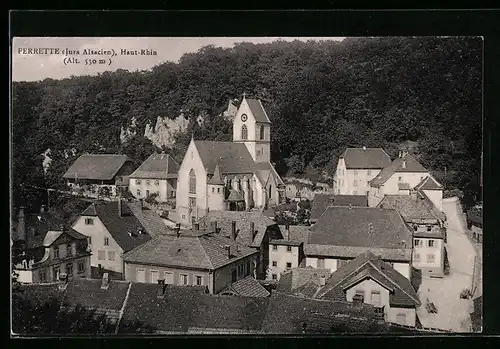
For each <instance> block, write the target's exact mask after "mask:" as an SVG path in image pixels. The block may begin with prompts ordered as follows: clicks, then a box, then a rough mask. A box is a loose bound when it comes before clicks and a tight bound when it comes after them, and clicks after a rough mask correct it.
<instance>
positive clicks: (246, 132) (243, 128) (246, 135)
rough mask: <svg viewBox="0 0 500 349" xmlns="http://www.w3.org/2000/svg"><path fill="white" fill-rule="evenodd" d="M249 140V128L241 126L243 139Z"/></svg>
mask: <svg viewBox="0 0 500 349" xmlns="http://www.w3.org/2000/svg"><path fill="white" fill-rule="evenodd" d="M247 138H248V130H247V126H246V125H243V126H241V139H247Z"/></svg>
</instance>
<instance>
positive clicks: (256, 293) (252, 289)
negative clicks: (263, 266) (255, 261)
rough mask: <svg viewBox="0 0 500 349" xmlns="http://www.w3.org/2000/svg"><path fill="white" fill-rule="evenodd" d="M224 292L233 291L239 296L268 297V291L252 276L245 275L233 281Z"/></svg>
mask: <svg viewBox="0 0 500 349" xmlns="http://www.w3.org/2000/svg"><path fill="white" fill-rule="evenodd" d="M224 292H233V293H235V295H236V296H240V297H268V296H269V295H270V293H269V292H268V291H267V290H266V289H265V288H264V286H262V285H261V284H260V282H258V281H257V280H255V279H254V277H253V276H247V277H246V278H243V279H241V280H238V281H236V282H233V283H232V284H231V286H229V287H228V288H227V289H226V290H224V291H222V292H221V293H224Z"/></svg>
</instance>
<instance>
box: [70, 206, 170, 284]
mask: <svg viewBox="0 0 500 349" xmlns="http://www.w3.org/2000/svg"><path fill="white" fill-rule="evenodd" d="M73 229H75V230H76V231H78V232H79V233H81V234H83V235H85V236H87V237H88V241H89V245H90V247H91V249H92V259H91V265H92V269H93V271H94V272H93V275H94V276H95V275H97V276H98V277H101V275H102V273H103V272H108V273H109V275H110V277H111V278H114V279H122V278H123V272H124V265H123V260H122V255H123V254H124V253H125V252H128V251H130V250H132V249H133V248H135V247H137V246H139V245H142V244H144V243H145V242H147V241H149V240H151V238H153V237H156V236H158V235H160V234H164V233H168V231H169V228H168V227H167V226H166V225H165V223H163V221H162V219H161V218H160V217H159V216H158V215H157V214H156V213H155V212H154V211H153V210H150V209H149V208H148V207H146V205H145V204H144V203H143V202H142V201H138V202H128V201H125V200H123V199H119V200H116V201H106V202H95V203H92V204H91V205H89V207H87V208H86V209H85V210H84V211H83V212H82V213H81V214H80V216H79V217H78V219H77V220H76V222H75V223H74V224H73Z"/></svg>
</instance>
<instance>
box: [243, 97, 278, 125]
mask: <svg viewBox="0 0 500 349" xmlns="http://www.w3.org/2000/svg"><path fill="white" fill-rule="evenodd" d="M243 100H246V101H247V104H248V107H249V108H250V111H251V112H252V114H253V116H254V118H255V121H256V122H260V123H266V124H270V123H271V120H269V117H268V116H267V113H266V110H265V109H264V106H263V105H262V102H261V101H260V99H252V98H246V97H243ZM242 102H243V101H242Z"/></svg>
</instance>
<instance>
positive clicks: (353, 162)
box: [333, 147, 391, 195]
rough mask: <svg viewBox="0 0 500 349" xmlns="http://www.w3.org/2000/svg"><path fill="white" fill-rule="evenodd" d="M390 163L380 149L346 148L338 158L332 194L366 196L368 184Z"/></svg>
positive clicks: (389, 159)
mask: <svg viewBox="0 0 500 349" xmlns="http://www.w3.org/2000/svg"><path fill="white" fill-rule="evenodd" d="M390 163H391V158H390V157H389V155H388V154H387V153H386V152H385V151H384V150H383V149H382V148H366V147H363V148H347V149H346V150H345V151H344V152H343V153H342V155H340V157H339V161H338V163H337V169H336V171H335V176H334V185H333V187H334V194H336V195H366V193H367V191H368V190H369V185H368V182H369V181H370V180H372V179H373V178H375V177H376V176H377V175H378V174H379V173H380V171H381V170H382V169H383V168H384V167H386V166H388V165H389V164H390Z"/></svg>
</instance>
